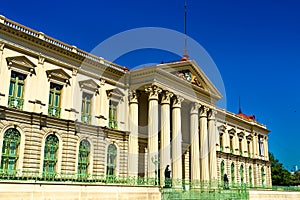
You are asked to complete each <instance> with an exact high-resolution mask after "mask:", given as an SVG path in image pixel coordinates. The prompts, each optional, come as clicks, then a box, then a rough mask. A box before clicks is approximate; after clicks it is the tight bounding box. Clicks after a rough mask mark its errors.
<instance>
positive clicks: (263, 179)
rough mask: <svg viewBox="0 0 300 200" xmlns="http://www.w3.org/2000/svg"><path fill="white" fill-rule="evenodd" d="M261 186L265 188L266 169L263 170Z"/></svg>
mask: <svg viewBox="0 0 300 200" xmlns="http://www.w3.org/2000/svg"><path fill="white" fill-rule="evenodd" d="M260 171H261V185H262V186H264V185H265V170H264V167H262V168H261V170H260Z"/></svg>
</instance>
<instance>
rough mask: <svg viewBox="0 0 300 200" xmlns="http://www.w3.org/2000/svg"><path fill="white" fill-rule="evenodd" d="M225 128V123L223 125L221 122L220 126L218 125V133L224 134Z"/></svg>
mask: <svg viewBox="0 0 300 200" xmlns="http://www.w3.org/2000/svg"><path fill="white" fill-rule="evenodd" d="M226 129H227V127H226V125H224V124H222V125H221V126H219V127H218V131H219V134H220V135H223V134H225V132H226Z"/></svg>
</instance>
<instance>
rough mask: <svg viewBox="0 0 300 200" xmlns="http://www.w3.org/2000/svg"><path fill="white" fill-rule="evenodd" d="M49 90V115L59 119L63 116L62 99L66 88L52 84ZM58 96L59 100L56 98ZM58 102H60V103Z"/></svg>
mask: <svg viewBox="0 0 300 200" xmlns="http://www.w3.org/2000/svg"><path fill="white" fill-rule="evenodd" d="M49 88H50V90H49V98H48V115H50V116H53V117H58V118H59V117H60V115H61V104H62V103H61V99H62V94H63V88H64V86H63V85H61V84H57V83H54V82H50V87H49ZM59 88H60V89H59ZM57 96H58V99H57V98H56V97H57ZM57 100H58V101H59V102H58V103H57Z"/></svg>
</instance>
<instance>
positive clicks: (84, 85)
mask: <svg viewBox="0 0 300 200" xmlns="http://www.w3.org/2000/svg"><path fill="white" fill-rule="evenodd" d="M79 87H80V88H81V89H85V90H88V91H92V92H95V93H96V94H99V88H100V86H99V85H98V84H97V83H96V82H95V81H94V80H92V79H88V80H84V81H79Z"/></svg>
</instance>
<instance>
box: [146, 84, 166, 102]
mask: <svg viewBox="0 0 300 200" xmlns="http://www.w3.org/2000/svg"><path fill="white" fill-rule="evenodd" d="M145 92H146V93H148V94H149V100H158V94H159V93H161V92H162V89H161V88H160V87H158V86H156V85H152V86H148V87H146V88H145Z"/></svg>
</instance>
